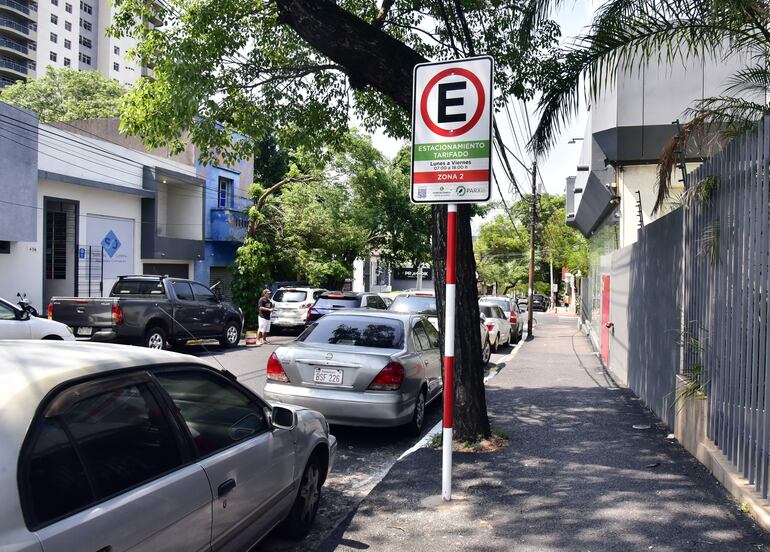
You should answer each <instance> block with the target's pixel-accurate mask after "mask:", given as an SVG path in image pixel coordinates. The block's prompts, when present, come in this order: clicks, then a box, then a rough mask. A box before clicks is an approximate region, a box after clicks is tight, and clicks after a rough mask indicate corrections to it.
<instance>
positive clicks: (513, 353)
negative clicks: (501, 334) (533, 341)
mask: <svg viewBox="0 0 770 552" xmlns="http://www.w3.org/2000/svg"><path fill="white" fill-rule="evenodd" d="M525 335H527V334H526V333H524V334H522V336H521V340H520V341H519V343H518V344H517V345H516V346H515V347H514V348H513V351H511V352H510V353H508V354H507V355H505V356H504V357H503V358H501V359H500V362H499V363H498V364H502V363H505V364H507V363H508V362H510V361H511V360H513V357H515V356H516V354H517V353H518V352H519V349H521V347H522V345H524V341H525V339H524V336H525ZM499 373H500V372H499V371H498V370H495V371H494V372H490V373H489V375H488V376H486V377H485V378H484V383H487V382H488V381H489V380H491V379H492V378H494V377H495V376H496V375H497V374H499ZM441 426H442V422H441V421H439V422H438V423H437V424H436V425H435V426H433V427H432V428H431V429H430V431H428V433H426V434H425V436H424V437H423V438H422V439H420V440H419V441H417V442H416V443H415V444H414V445H413V446H412V447H411V448H409V449H407V450H405V451H404V452H403V453H402V454H401V456H399V457H398V460H396V462H398V461H399V460H403V459H404V458H406V457H407V456H409V455H410V454H412V453H413V452H415V451H416V450H419V449H421V448H424V447H425V446H426V445H427V444H428V441H430V440H431V439H432V438H433V436H434V435H437V434H439V433H441Z"/></svg>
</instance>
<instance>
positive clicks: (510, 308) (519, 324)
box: [479, 295, 526, 343]
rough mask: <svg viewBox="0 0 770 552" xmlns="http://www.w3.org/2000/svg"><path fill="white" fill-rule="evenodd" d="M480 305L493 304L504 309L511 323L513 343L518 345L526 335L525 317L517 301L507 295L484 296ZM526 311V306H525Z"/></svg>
mask: <svg viewBox="0 0 770 552" xmlns="http://www.w3.org/2000/svg"><path fill="white" fill-rule="evenodd" d="M479 302H480V303H492V304H495V305H497V306H498V307H500V308H501V309H503V313H504V314H505V317H506V318H507V319H508V322H510V323H511V332H512V333H511V343H518V342H519V341H520V340H521V337H522V335H523V334H524V316H523V314H522V311H521V309H520V308H519V305H518V304H517V302H516V301H514V300H513V298H512V297H507V296H505V295H483V296H482V297H480V298H479ZM525 311H526V306H525Z"/></svg>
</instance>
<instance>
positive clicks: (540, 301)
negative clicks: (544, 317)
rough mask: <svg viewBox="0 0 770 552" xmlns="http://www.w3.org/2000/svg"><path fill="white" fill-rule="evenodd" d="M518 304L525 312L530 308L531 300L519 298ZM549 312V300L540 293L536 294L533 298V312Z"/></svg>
mask: <svg viewBox="0 0 770 552" xmlns="http://www.w3.org/2000/svg"><path fill="white" fill-rule="evenodd" d="M516 304H517V305H519V307H521V308H522V309H523V310H524V311H526V310H527V307H528V306H529V299H528V298H527V297H519V298H518V299H517V300H516ZM537 310H539V311H543V312H545V311H547V310H548V298H547V297H546V296H545V295H542V294H540V293H535V294H534V295H533V296H532V311H533V312H534V311H537Z"/></svg>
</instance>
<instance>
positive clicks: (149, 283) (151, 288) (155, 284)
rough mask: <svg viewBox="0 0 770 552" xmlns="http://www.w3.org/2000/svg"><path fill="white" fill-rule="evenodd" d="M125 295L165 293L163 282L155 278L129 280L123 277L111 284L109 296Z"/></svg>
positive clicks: (158, 294)
mask: <svg viewBox="0 0 770 552" xmlns="http://www.w3.org/2000/svg"><path fill="white" fill-rule="evenodd" d="M125 295H154V296H162V295H166V290H165V289H163V282H161V281H160V280H156V279H141V280H140V279H137V280H129V279H126V278H123V279H121V280H118V281H117V282H115V285H114V286H112V292H110V296H111V297H123V296H125Z"/></svg>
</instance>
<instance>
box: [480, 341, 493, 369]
mask: <svg viewBox="0 0 770 552" xmlns="http://www.w3.org/2000/svg"><path fill="white" fill-rule="evenodd" d="M490 358H492V346H491V345H490V344H489V338H486V339H485V340H484V346H483V347H482V348H481V364H482V365H483V366H485V365H487V364H488V363H489V359H490Z"/></svg>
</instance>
